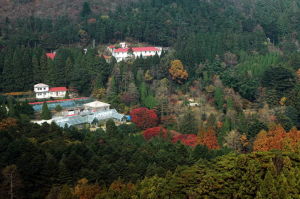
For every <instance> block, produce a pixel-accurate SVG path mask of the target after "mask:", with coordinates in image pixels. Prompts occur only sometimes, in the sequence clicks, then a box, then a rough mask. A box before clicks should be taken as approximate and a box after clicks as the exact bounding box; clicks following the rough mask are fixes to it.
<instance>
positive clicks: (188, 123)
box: [179, 109, 199, 134]
mask: <svg viewBox="0 0 300 199" xmlns="http://www.w3.org/2000/svg"><path fill="white" fill-rule="evenodd" d="M198 130H199V129H198V123H197V120H196V118H195V114H194V112H193V111H192V110H191V109H189V110H188V111H187V112H186V113H185V114H184V116H183V118H182V120H181V122H180V124H179V131H180V133H183V134H197V133H198Z"/></svg>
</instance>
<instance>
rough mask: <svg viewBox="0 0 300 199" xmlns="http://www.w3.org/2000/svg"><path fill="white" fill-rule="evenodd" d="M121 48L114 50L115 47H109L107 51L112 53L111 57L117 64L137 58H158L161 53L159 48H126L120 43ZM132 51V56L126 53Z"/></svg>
mask: <svg viewBox="0 0 300 199" xmlns="http://www.w3.org/2000/svg"><path fill="white" fill-rule="evenodd" d="M120 46H121V48H115V46H109V47H108V49H109V51H110V52H111V53H112V56H114V57H115V58H116V60H117V62H120V61H126V60H127V59H129V58H134V59H135V58H137V57H149V56H154V55H156V54H157V55H158V56H160V55H161V53H162V48H161V47H132V48H128V47H127V44H126V43H125V42H123V43H120ZM130 49H132V54H131V53H128V51H129V50H130Z"/></svg>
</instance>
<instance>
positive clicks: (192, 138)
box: [172, 134, 198, 146]
mask: <svg viewBox="0 0 300 199" xmlns="http://www.w3.org/2000/svg"><path fill="white" fill-rule="evenodd" d="M197 140H198V139H197V135H195V134H180V135H176V136H174V137H173V139H172V142H173V143H176V142H178V141H180V142H181V143H182V144H184V145H188V146H196V145H197V144H198V143H197Z"/></svg>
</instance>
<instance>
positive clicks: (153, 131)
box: [143, 126, 167, 140]
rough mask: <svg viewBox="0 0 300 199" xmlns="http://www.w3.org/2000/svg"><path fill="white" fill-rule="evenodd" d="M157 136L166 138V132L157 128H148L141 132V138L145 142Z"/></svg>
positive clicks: (161, 128)
mask: <svg viewBox="0 0 300 199" xmlns="http://www.w3.org/2000/svg"><path fill="white" fill-rule="evenodd" d="M159 135H161V136H162V137H163V138H166V137H167V130H166V129H165V128H163V127H160V126H158V127H153V128H149V129H147V130H145V131H144V132H143V136H144V138H145V140H150V139H151V138H153V137H155V136H159Z"/></svg>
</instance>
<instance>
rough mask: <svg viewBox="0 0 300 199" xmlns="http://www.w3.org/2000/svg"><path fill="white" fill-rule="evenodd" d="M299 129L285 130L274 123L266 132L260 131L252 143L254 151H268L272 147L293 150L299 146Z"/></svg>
mask: <svg viewBox="0 0 300 199" xmlns="http://www.w3.org/2000/svg"><path fill="white" fill-rule="evenodd" d="M299 143H300V131H297V130H296V129H291V130H290V131H289V132H286V131H285V130H284V128H283V127H282V126H281V125H276V126H275V127H273V128H271V129H270V130H269V131H268V132H267V131H261V132H260V133H259V134H258V135H257V136H256V139H255V141H254V143H253V150H254V151H269V150H272V149H278V150H290V151H294V150H297V149H298V148H299Z"/></svg>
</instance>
